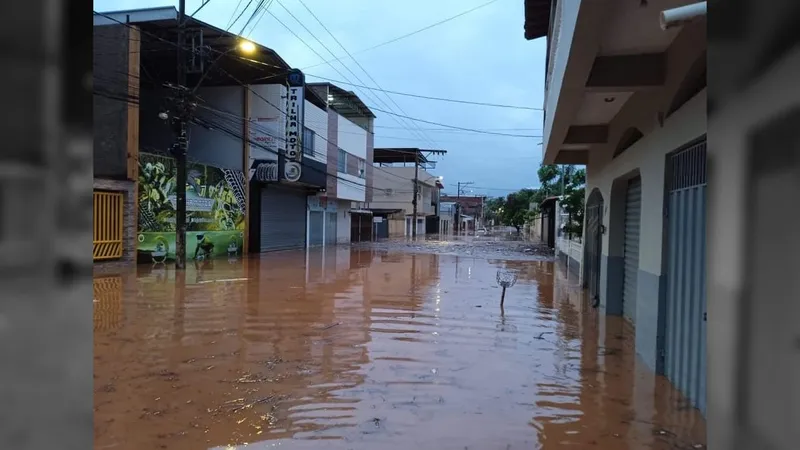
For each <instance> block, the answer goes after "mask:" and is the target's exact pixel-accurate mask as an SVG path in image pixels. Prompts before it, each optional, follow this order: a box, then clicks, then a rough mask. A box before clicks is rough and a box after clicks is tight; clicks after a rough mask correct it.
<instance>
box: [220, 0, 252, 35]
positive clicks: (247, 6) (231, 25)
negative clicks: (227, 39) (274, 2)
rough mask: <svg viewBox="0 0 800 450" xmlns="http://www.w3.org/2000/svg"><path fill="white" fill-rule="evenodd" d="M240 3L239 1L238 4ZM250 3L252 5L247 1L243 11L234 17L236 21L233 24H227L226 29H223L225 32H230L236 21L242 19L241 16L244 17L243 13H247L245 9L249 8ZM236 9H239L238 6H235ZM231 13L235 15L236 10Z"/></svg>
mask: <svg viewBox="0 0 800 450" xmlns="http://www.w3.org/2000/svg"><path fill="white" fill-rule="evenodd" d="M241 3H242V2H241V1H240V2H239V4H241ZM252 3H253V0H248V2H247V4H246V5H244V9H243V10H242V12H240V13H239V15H238V16H236V20H234V21H233V22H231V23H230V24H228V27H227V28H225V31H230V30H231V27H233V26H234V25H236V22H238V21H239V19H241V18H242V15H244V12H245V11H247V8H249V7H250V5H251V4H252ZM236 8H239V6H238V5H237V6H236ZM233 13H234V14H236V10H235V9H234V10H233ZM231 17H233V16H231Z"/></svg>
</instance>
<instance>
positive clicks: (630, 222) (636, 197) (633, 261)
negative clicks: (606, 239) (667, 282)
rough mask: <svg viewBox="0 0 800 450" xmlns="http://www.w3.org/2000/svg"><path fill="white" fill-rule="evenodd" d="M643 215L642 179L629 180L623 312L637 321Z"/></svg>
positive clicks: (626, 210)
mask: <svg viewBox="0 0 800 450" xmlns="http://www.w3.org/2000/svg"><path fill="white" fill-rule="evenodd" d="M641 217H642V179H641V178H639V177H636V178H634V179H632V180H630V181H629V182H628V191H627V194H626V195H625V253H624V258H625V272H624V282H623V291H622V313H623V314H624V315H625V317H626V318H627V319H628V320H630V321H631V322H635V321H636V289H637V279H638V275H639V225H640V223H641Z"/></svg>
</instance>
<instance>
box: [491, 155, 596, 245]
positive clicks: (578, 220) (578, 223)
mask: <svg viewBox="0 0 800 450" xmlns="http://www.w3.org/2000/svg"><path fill="white" fill-rule="evenodd" d="M537 175H538V177H539V187H538V188H536V189H521V190H519V191H517V192H514V193H512V194H509V195H508V196H507V197H505V198H503V197H499V198H493V199H490V200H488V201H487V202H486V209H487V218H489V219H495V221H496V222H499V223H502V224H503V225H509V226H513V227H515V228H516V229H517V231H519V230H520V229H521V228H522V226H523V225H524V224H525V223H526V222H527V221H530V220H532V219H533V217H534V216H536V215H538V214H539V205H540V204H541V203H542V202H543V201H544V199H546V198H548V197H554V196H559V197H561V200H560V203H561V206H562V207H563V208H564V211H565V212H566V213H567V214H568V219H567V223H566V224H565V231H566V232H567V233H568V234H570V235H577V236H580V235H581V234H582V232H583V206H584V195H585V194H584V192H585V189H584V186H585V184H586V170H585V169H582V168H577V167H575V166H555V165H549V166H546V165H541V166H539V169H538V170H537ZM531 206H532V208H531Z"/></svg>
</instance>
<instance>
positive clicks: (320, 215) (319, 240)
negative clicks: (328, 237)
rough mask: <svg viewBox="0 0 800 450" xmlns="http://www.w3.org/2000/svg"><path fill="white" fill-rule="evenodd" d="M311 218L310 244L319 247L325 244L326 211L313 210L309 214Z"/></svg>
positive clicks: (309, 218)
mask: <svg viewBox="0 0 800 450" xmlns="http://www.w3.org/2000/svg"><path fill="white" fill-rule="evenodd" d="M308 220H309V241H310V242H309V245H310V246H311V247H318V246H320V245H322V244H323V240H324V235H323V233H324V232H325V213H324V212H323V211H311V212H309V215H308Z"/></svg>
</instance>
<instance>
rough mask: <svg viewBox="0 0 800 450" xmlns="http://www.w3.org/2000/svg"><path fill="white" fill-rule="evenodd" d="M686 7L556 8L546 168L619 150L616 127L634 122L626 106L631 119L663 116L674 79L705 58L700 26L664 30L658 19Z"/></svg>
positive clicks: (665, 1) (672, 0)
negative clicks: (633, 117)
mask: <svg viewBox="0 0 800 450" xmlns="http://www.w3.org/2000/svg"><path fill="white" fill-rule="evenodd" d="M526 1H527V2H532V3H536V0H526ZM554 3H555V2H554ZM690 3H693V0H649V1H648V2H646V3H640V2H594V1H580V2H564V1H562V2H561V4H560V7H559V8H558V11H554V12H555V13H556V14H557V15H558V17H555V18H552V19H551V22H552V23H558V24H559V27H560V29H559V31H558V33H559V40H558V41H557V42H554V43H553V45H554V48H553V49H551V51H549V52H548V57H549V60H548V67H547V75H546V77H547V80H546V86H547V87H546V89H547V92H546V96H545V121H544V127H543V128H544V129H543V135H544V138H543V143H542V150H543V155H542V156H543V158H542V159H543V162H544V163H545V164H587V163H588V161H589V155H590V153H591V152H594V151H598V150H599V149H602V148H608V146H614V147H616V146H618V145H621V143H620V141H621V139H620V136H619V134H620V126H622V125H623V124H622V122H621V121H623V120H624V121H631V120H633V119H624V118H625V117H628V118H630V117H632V116H631V113H626V114H621V113H622V112H623V111H632V110H630V109H627V106H628V105H631V103H632V102H633V103H635V104H636V106H633V105H631V108H635V110H636V111H637V113H636V114H635V115H636V116H637V117H662V119H663V117H664V116H665V115H668V114H669V111H668V109H669V108H667V107H666V106H664V105H661V103H663V102H661V98H662V97H665V96H669V95H670V94H669V93H668V92H667V89H675V87H674V86H675V84H676V83H675V81H674V80H675V79H676V77H677V78H679V79H678V81H679V82H680V78H681V77H682V76H683V75H684V74H688V73H689V72H694V71H695V70H694V69H691V68H689V65H690V64H691V63H692V62H693V61H694V60H695V59H697V58H699V57H700V56H701V54H703V53H704V52H705V27H704V26H701V25H703V24H700V23H693V24H690V25H687V26H685V27H683V28H676V29H669V30H666V31H665V30H663V29H662V28H661V25H660V16H661V13H662V11H664V10H665V9H670V8H675V7H680V6H683V5H687V4H690ZM527 7H528V5H527V3H526V8H527ZM679 36H680V39H679ZM549 44H550V43H549V42H548V45H549ZM703 60H704V58H703ZM668 62H669V64H668ZM703 67H705V66H704V65H703ZM701 69H702V68H701ZM698 70H699V69H698ZM702 73H703V74H704V71H702ZM670 86H672V87H670ZM667 100H668V99H667ZM648 108H649V110H648ZM640 110H641V111H640ZM659 114H660V115H659ZM660 120H661V119H660ZM651 122H655V121H651ZM626 123H627V122H626ZM649 123H650V122H648V124H649ZM624 126H625V127H633V126H636V125H634V124H633V123H631V124H629V125H624ZM648 126H650V125H648ZM644 131H647V130H644Z"/></svg>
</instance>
